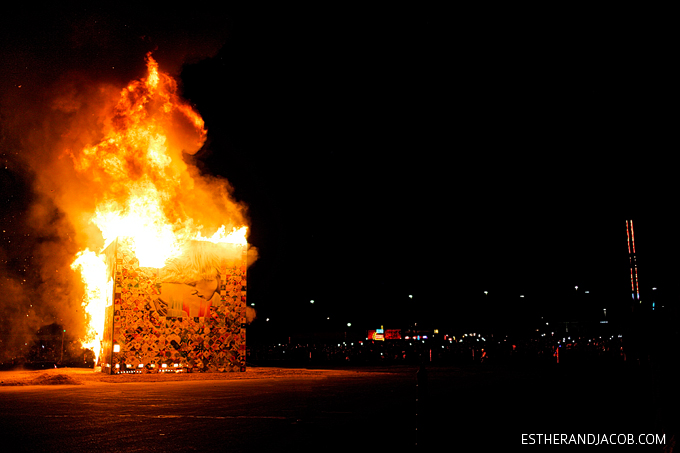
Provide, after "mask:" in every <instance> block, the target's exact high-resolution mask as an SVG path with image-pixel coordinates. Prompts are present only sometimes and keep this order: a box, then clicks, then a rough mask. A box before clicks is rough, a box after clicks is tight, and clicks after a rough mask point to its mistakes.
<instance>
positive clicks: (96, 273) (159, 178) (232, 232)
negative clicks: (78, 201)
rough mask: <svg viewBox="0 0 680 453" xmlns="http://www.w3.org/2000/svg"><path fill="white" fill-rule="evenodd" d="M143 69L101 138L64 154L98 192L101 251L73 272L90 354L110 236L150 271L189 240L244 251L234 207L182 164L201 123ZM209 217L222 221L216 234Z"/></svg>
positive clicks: (156, 75) (105, 292)
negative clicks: (81, 286)
mask: <svg viewBox="0 0 680 453" xmlns="http://www.w3.org/2000/svg"><path fill="white" fill-rule="evenodd" d="M147 67H148V74H147V76H146V77H145V78H142V79H141V80H137V81H133V82H131V83H130V84H129V85H128V86H127V87H125V88H124V89H123V90H122V91H121V93H120V98H119V99H118V101H117V104H116V106H115V108H114V109H113V111H112V112H110V113H109V115H108V117H107V124H106V125H105V131H104V137H103V138H102V139H101V140H100V141H99V142H98V143H96V144H94V145H91V146H87V147H85V148H84V149H82V150H80V151H79V152H77V153H76V152H71V156H72V157H73V161H74V165H75V168H76V170H78V171H79V172H80V174H81V175H83V177H84V178H90V179H91V181H92V183H93V184H96V185H97V186H98V187H99V188H104V190H100V192H99V193H103V195H100V196H99V199H98V200H97V206H96V210H95V212H94V213H92V214H91V216H90V221H91V222H92V223H93V224H94V225H96V226H97V227H98V228H99V230H100V231H101V233H102V237H103V239H104V246H103V247H102V249H101V250H100V252H99V253H97V252H93V251H90V250H84V251H82V252H80V253H79V254H78V256H77V257H76V260H75V261H74V263H73V265H72V267H73V268H74V269H77V270H79V271H80V273H81V276H82V279H83V282H84V283H85V286H86V295H85V298H84V301H83V307H84V308H85V309H86V311H87V313H88V314H89V316H90V325H89V329H88V334H87V338H84V339H83V346H84V347H88V348H92V349H93V351H94V352H95V354H98V353H99V344H100V342H101V337H102V334H103V326H104V319H103V317H104V312H105V307H106V306H107V304H110V303H111V301H110V298H111V293H112V287H113V282H112V281H111V280H107V279H106V270H105V269H106V265H105V260H104V258H103V253H102V252H103V250H104V249H105V248H106V247H107V246H108V245H109V244H110V243H111V242H112V241H114V240H115V239H116V238H117V237H128V238H130V239H131V241H132V244H133V245H132V247H133V249H134V251H135V254H136V256H137V259H139V262H140V265H141V266H144V267H156V268H160V267H162V266H163V265H164V264H165V263H166V262H167V260H169V259H170V258H172V257H174V256H176V255H177V254H178V253H179V252H180V250H181V249H182V247H183V245H184V244H186V242H187V241H190V240H200V241H211V242H229V243H236V244H247V242H246V234H247V228H246V227H245V226H244V225H243V223H244V221H243V218H242V216H241V214H240V209H239V208H238V204H237V203H234V202H233V201H230V200H227V201H226V202H225V192H228V191H225V184H222V185H220V184H219V183H218V184H217V185H216V186H215V187H213V189H212V190H213V193H212V194H210V193H208V195H207V196H206V195H205V192H211V190H210V189H208V190H207V191H206V189H205V187H209V186H210V184H208V183H206V182H203V181H201V180H200V179H199V177H198V176H197V172H196V171H195V170H192V168H190V167H189V166H188V165H187V163H186V162H185V160H184V159H183V153H189V154H193V153H195V152H196V151H198V149H200V147H201V146H202V145H203V143H204V142H205V139H206V135H207V131H206V129H205V126H204V123H203V119H202V118H201V117H200V115H199V114H198V113H197V112H196V111H195V110H194V109H193V108H192V107H191V106H190V105H189V104H187V103H186V102H184V101H183V100H182V99H181V98H180V97H179V96H178V94H177V84H176V82H175V80H174V79H173V78H172V77H170V76H169V75H168V74H165V73H163V72H161V71H159V68H158V64H157V63H156V61H155V60H154V59H153V58H151V56H150V55H148V56H147ZM213 183H214V181H213ZM199 186H200V187H201V190H198V189H199ZM211 195H214V197H211ZM227 195H228V193H227ZM212 198H214V199H212ZM226 198H228V196H227V197H226ZM216 218H219V219H220V222H223V223H222V225H221V226H220V227H219V228H217V226H216V225H219V224H215V219H216ZM203 222H207V223H208V224H210V225H207V226H206V227H214V228H216V231H215V233H214V234H212V235H211V236H209V237H206V236H203V234H202V233H203V231H204V230H203V228H204V225H203ZM107 299H108V300H107Z"/></svg>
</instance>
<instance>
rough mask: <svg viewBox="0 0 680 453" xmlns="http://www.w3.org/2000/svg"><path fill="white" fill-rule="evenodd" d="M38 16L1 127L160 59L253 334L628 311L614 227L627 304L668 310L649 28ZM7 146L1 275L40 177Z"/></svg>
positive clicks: (454, 13) (453, 16)
mask: <svg viewBox="0 0 680 453" xmlns="http://www.w3.org/2000/svg"><path fill="white" fill-rule="evenodd" d="M51 8H52V9H51V10H49V11H42V13H41V14H40V17H39V18H35V17H33V13H34V12H33V11H31V12H30V13H29V12H21V13H17V16H16V17H11V16H5V17H4V19H3V20H2V22H3V26H2V29H3V31H2V35H1V36H2V69H3V70H2V72H3V81H2V98H0V101H1V102H2V103H3V104H4V106H3V117H2V118H3V120H4V118H6V117H7V116H8V115H9V114H10V112H9V110H8V109H10V110H11V114H16V113H17V109H21V102H24V101H23V100H24V99H26V100H25V102H30V103H35V102H38V101H39V99H40V96H45V94H44V92H43V91H42V89H43V87H47V86H50V85H51V84H53V83H56V82H58V81H59V80H63V79H64V78H67V77H73V74H78V75H79V76H80V77H83V81H84V82H83V83H86V80H107V81H109V82H113V83H119V84H121V86H122V84H125V83H127V82H128V81H130V80H132V79H134V78H138V77H140V76H142V75H143V71H144V56H145V54H146V52H148V51H154V57H155V58H156V59H157V60H158V61H159V63H160V65H161V69H164V68H165V69H166V70H168V71H171V72H173V73H174V74H176V75H177V76H178V77H179V79H180V81H181V86H182V91H183V95H184V97H185V98H186V99H188V100H189V101H190V102H191V103H192V104H194V105H195V106H196V108H197V110H198V111H199V112H200V114H201V115H202V116H203V118H204V119H205V122H206V126H207V129H208V141H207V142H206V145H205V147H204V149H203V150H202V151H200V152H199V154H198V155H197V156H196V161H197V162H196V163H197V165H198V166H199V168H201V169H202V171H204V172H205V173H208V174H213V175H219V176H223V177H225V178H227V179H228V180H229V181H230V183H231V185H232V186H233V188H234V196H235V198H237V199H238V200H240V201H242V202H244V203H246V204H247V205H248V206H249V215H250V218H251V221H252V228H251V233H250V242H251V244H252V245H254V246H255V247H257V249H258V251H259V256H260V258H259V260H258V261H257V262H256V263H255V264H254V265H253V266H252V267H251V269H250V271H249V279H248V284H249V288H248V291H249V292H248V298H249V303H254V304H255V308H256V309H257V311H258V317H257V319H256V320H255V321H254V323H253V324H252V326H251V331H252V333H249V341H250V339H256V338H257V336H258V335H260V336H261V337H262V338H265V337H268V333H267V332H274V333H276V334H277V335H278V334H282V335H286V334H287V333H289V332H293V333H294V332H297V331H304V330H342V329H344V328H345V326H346V324H347V322H351V323H352V324H353V326H354V328H357V329H367V328H374V327H376V326H379V325H380V324H384V325H385V326H386V327H390V326H393V327H396V328H401V327H406V326H408V325H411V324H412V323H414V322H417V323H420V324H421V325H428V326H431V327H435V328H440V329H443V328H452V329H454V328H455V329H467V328H491V327H495V328H498V326H509V325H513V324H514V323H517V322H525V321H526V320H529V319H531V320H533V319H536V318H537V317H540V316H553V317H558V318H559V317H562V318H569V317H570V316H573V315H572V314H571V311H573V310H574V309H575V308H574V307H576V306H579V307H580V306H588V307H592V306H594V307H597V309H598V310H599V309H601V308H608V309H610V310H616V309H617V308H621V309H623V308H625V307H626V304H628V303H629V300H630V280H629V274H628V272H629V263H628V257H627V249H626V244H625V240H626V235H625V230H624V224H625V220H626V219H633V220H634V222H635V233H636V246H637V249H638V251H639V253H638V265H639V269H640V270H639V272H640V282H641V285H642V287H641V295H642V298H643V299H644V298H645V297H651V293H652V289H651V288H652V287H658V290H656V291H657V292H656V293H655V296H654V297H657V295H658V297H660V298H661V299H662V300H665V301H667V302H669V303H670V301H671V299H672V294H673V290H672V285H673V282H674V277H675V274H676V272H677V264H676V263H677V260H676V258H675V257H676V256H677V255H678V246H677V244H678V241H677V240H676V239H675V228H674V227H675V220H674V218H675V215H674V214H675V209H676V205H677V203H676V198H677V195H676V194H677V188H676V172H677V167H676V165H675V164H673V162H675V160H674V158H673V157H672V156H673V154H675V152H677V150H676V140H675V132H674V131H675V128H674V127H672V126H675V124H674V123H675V120H676V117H675V115H674V111H675V109H674V106H675V105H677V98H678V96H677V71H676V70H675V65H674V64H673V63H674V57H673V55H674V53H673V52H671V50H672V48H671V47H672V46H671V45H670V42H672V40H671V29H669V28H667V27H666V25H665V24H663V23H660V22H658V20H659V18H656V17H642V16H637V15H636V14H632V12H625V11H618V12H617V11H607V12H596V11H560V12H557V11H544V12H541V13H539V12H536V11H515V10H513V11H500V10H498V11H497V10H492V9H489V10H483V9H480V10H475V11H473V10H463V9H458V10H456V9H433V8H429V7H425V6H417V7H416V6H411V7H408V8H407V7H396V6H390V7H377V6H376V7H372V8H367V7H366V8H363V9H355V10H340V9H338V10H335V9H333V8H331V7H330V6H324V7H314V8H311V9H309V8H302V7H298V8H292V7H278V8H277V9H266V8H261V9H255V8H253V9H251V10H247V11H246V10H235V9H234V10H229V9H225V10H209V11H199V12H195V13H194V12H187V11H182V12H181V13H177V14H174V13H164V14H162V15H160V16H159V15H158V14H157V13H155V12H153V11H151V10H149V9H145V10H144V11H136V12H135V11H128V12H126V13H125V14H123V12H122V11H117V12H115V13H114V12H113V11H110V10H103V9H75V8H74V9H71V10H64V9H61V8H56V7H51ZM83 74H85V75H83ZM19 85H22V88H21V90H24V91H22V93H26V92H27V91H28V94H22V95H21V96H25V98H24V97H21V96H18V95H17V94H16V91H17V90H18V88H17V87H18V86H19ZM29 90H32V91H29ZM46 101H47V99H46ZM5 131H6V132H5V133H3V143H2V145H3V149H2V153H3V156H2V157H3V162H2V163H3V166H2V167H3V168H1V169H0V172H1V174H2V205H1V209H2V220H3V228H2V229H3V233H2V234H3V236H2V238H3V241H2V245H1V246H0V247H2V250H3V252H2V253H3V260H4V261H5V265H4V267H3V272H7V273H8V274H9V273H13V272H16V270H13V268H10V266H9V265H8V263H10V264H12V263H16V262H17V259H19V258H20V257H21V256H22V253H24V252H23V251H22V250H19V249H17V248H16V246H14V245H12V243H11V242H9V241H11V240H12V239H14V240H15V241H14V243H15V244H16V238H17V236H20V235H21V233H20V232H18V231H17V227H16V225H21V222H22V220H21V216H22V215H23V213H24V211H25V210H26V209H27V206H28V205H29V204H30V203H31V199H32V198H31V194H30V187H31V183H32V180H31V175H30V174H28V173H26V172H24V171H23V170H24V167H23V166H22V165H20V164H19V163H18V162H19V161H18V160H17V159H16V158H15V157H13V156H12V146H11V144H12V142H11V140H9V139H7V136H8V135H10V131H8V129H5ZM12 222H13V223H12ZM25 242H26V241H25V240H24V242H22V243H25ZM26 247H27V249H31V246H30V244H29V245H26ZM3 277H4V276H3ZM575 286H578V290H576V289H575ZM585 290H588V291H589V292H590V293H589V294H588V296H589V297H591V298H592V300H585V299H584V298H583V297H584V296H581V294H582V292H583V291H585ZM484 291H488V292H489V294H488V295H486V296H485V295H484ZM409 295H413V299H409ZM521 295H523V296H525V297H523V298H521V297H520V296H521ZM310 300H314V301H315V303H314V304H313V305H312V304H310ZM579 304H580V305H579ZM327 317H328V318H330V319H326V318H327ZM267 318H269V319H270V321H266V320H267ZM532 322H533V321H532Z"/></svg>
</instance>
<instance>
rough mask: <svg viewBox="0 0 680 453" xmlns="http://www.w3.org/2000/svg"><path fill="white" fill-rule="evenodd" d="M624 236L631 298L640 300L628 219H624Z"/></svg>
mask: <svg viewBox="0 0 680 453" xmlns="http://www.w3.org/2000/svg"><path fill="white" fill-rule="evenodd" d="M626 236H627V239H628V261H629V262H630V290H631V297H632V298H633V300H637V301H640V284H639V281H638V272H637V262H636V259H635V232H634V231H633V221H632V220H630V222H629V221H628V220H626ZM631 244H632V246H633V247H632V248H633V253H631ZM633 271H634V272H633ZM640 303H642V302H640Z"/></svg>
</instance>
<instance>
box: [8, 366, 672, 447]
mask: <svg viewBox="0 0 680 453" xmlns="http://www.w3.org/2000/svg"><path fill="white" fill-rule="evenodd" d="M418 373H419V370H418V368H416V367H410V366H395V367H382V368H378V367H375V368H361V369H333V370H320V369H313V370H310V369H287V368H265V367H260V368H249V369H248V370H247V371H246V372H244V373H221V374H184V375H182V374H167V375H159V374H150V375H120V376H106V375H102V374H99V373H94V372H92V371H91V370H82V369H80V370H79V369H56V370H47V371H14V372H2V373H0V381H1V382H0V427H1V428H0V433H1V436H2V437H1V439H2V440H3V442H5V445H6V446H8V449H7V450H6V451H49V452H62V451H63V452H84V451H92V450H97V451H140V452H142V451H229V452H232V451H255V452H257V451H320V450H327V451H328V450H330V451H344V450H348V451H349V450H362V451H367V450H368V451H371V450H381V451H386V450H397V449H398V450H400V451H401V450H404V451H409V450H415V449H421V450H428V451H435V450H437V451H455V450H463V451H502V450H504V449H509V448H521V449H532V450H534V451H550V450H554V449H555V448H558V449H559V448H570V449H580V448H591V449H592V448H595V446H594V445H593V444H591V445H584V443H587V442H591V443H592V442H594V441H596V440H597V439H598V438H600V436H602V435H606V436H607V438H608V439H609V440H614V441H618V442H619V444H617V445H616V449H617V450H621V449H630V448H632V449H634V450H635V451H669V450H670V446H671V444H672V439H671V438H670V434H671V432H672V430H671V432H669V423H671V422H673V421H674V420H675V419H676V417H674V416H673V413H674V412H677V406H676V405H675V400H674V399H673V397H672V396H670V395H666V394H665V393H664V392H665V388H666V387H665V385H664V383H663V382H661V383H660V382H659V381H658V380H655V379H654V375H653V373H651V371H650V370H645V369H642V368H636V367H607V368H603V367H572V368H565V367H557V366H555V367H542V368H518V367H502V368H501V367H485V366H469V367H427V368H426V369H425V371H424V373H423V372H422V371H421V372H420V379H419V375H418ZM425 376H426V377H425ZM539 434H541V435H546V434H550V435H551V436H553V435H557V436H558V438H559V439H560V442H559V443H560V445H555V442H554V441H553V442H552V443H551V444H549V445H542V444H539V442H538V441H539V437H538V435H539ZM612 434H613V435H614V437H612ZM640 434H642V435H647V434H652V435H658V436H662V435H664V434H665V436H666V437H665V445H658V444H655V445H640V443H639V442H638V441H639V439H640V437H639V436H640ZM530 435H531V436H533V437H529V436H530ZM563 435H566V437H564V436H563ZM571 435H574V436H578V435H581V436H582V437H581V439H585V442H581V443H578V441H579V439H578V437H574V439H575V440H576V441H577V443H576V444H575V443H571V444H570V443H569V440H570V439H572V436H571ZM588 436H589V437H588ZM593 436H596V437H593ZM553 439H554V437H553ZM565 439H566V443H567V445H564V443H565ZM631 439H633V440H634V441H635V444H629V442H630V440H631ZM643 439H647V440H650V439H651V438H649V437H646V438H643ZM532 440H533V445H530V443H531V442H532ZM621 441H625V442H626V445H620V443H621ZM609 443H610V444H611V442H609ZM9 446H11V448H9ZM602 446H603V445H600V447H602ZM609 447H612V448H613V447H614V445H609ZM664 448H665V449H666V450H664ZM3 451H5V449H4V448H3Z"/></svg>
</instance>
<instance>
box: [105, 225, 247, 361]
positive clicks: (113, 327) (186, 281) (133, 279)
mask: <svg viewBox="0 0 680 453" xmlns="http://www.w3.org/2000/svg"><path fill="white" fill-rule="evenodd" d="M105 253H106V261H107V273H108V277H110V278H111V282H112V286H113V288H111V291H110V292H111V294H110V300H109V301H107V306H106V321H105V322H106V324H105V327H104V335H103V340H102V352H101V354H100V358H99V362H100V365H101V369H102V371H103V372H106V373H109V374H119V373H148V372H175V371H184V372H197V371H198V372H224V371H245V356H246V343H245V323H246V315H245V313H246V268H247V256H246V255H247V245H241V244H230V243H221V244H214V243H211V242H207V241H192V242H191V243H190V245H189V246H188V247H187V248H186V249H185V250H184V252H183V253H182V255H180V256H178V257H177V258H174V259H171V260H169V261H168V262H167V263H166V265H165V266H164V267H163V268H160V269H159V268H152V267H141V266H140V265H139V260H138V259H137V258H136V257H135V253H134V251H133V247H132V242H131V241H130V240H128V239H126V238H118V239H117V240H116V241H114V242H112V243H111V244H110V245H109V247H108V248H107V249H106V251H105ZM107 297H109V296H108V295H107Z"/></svg>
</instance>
